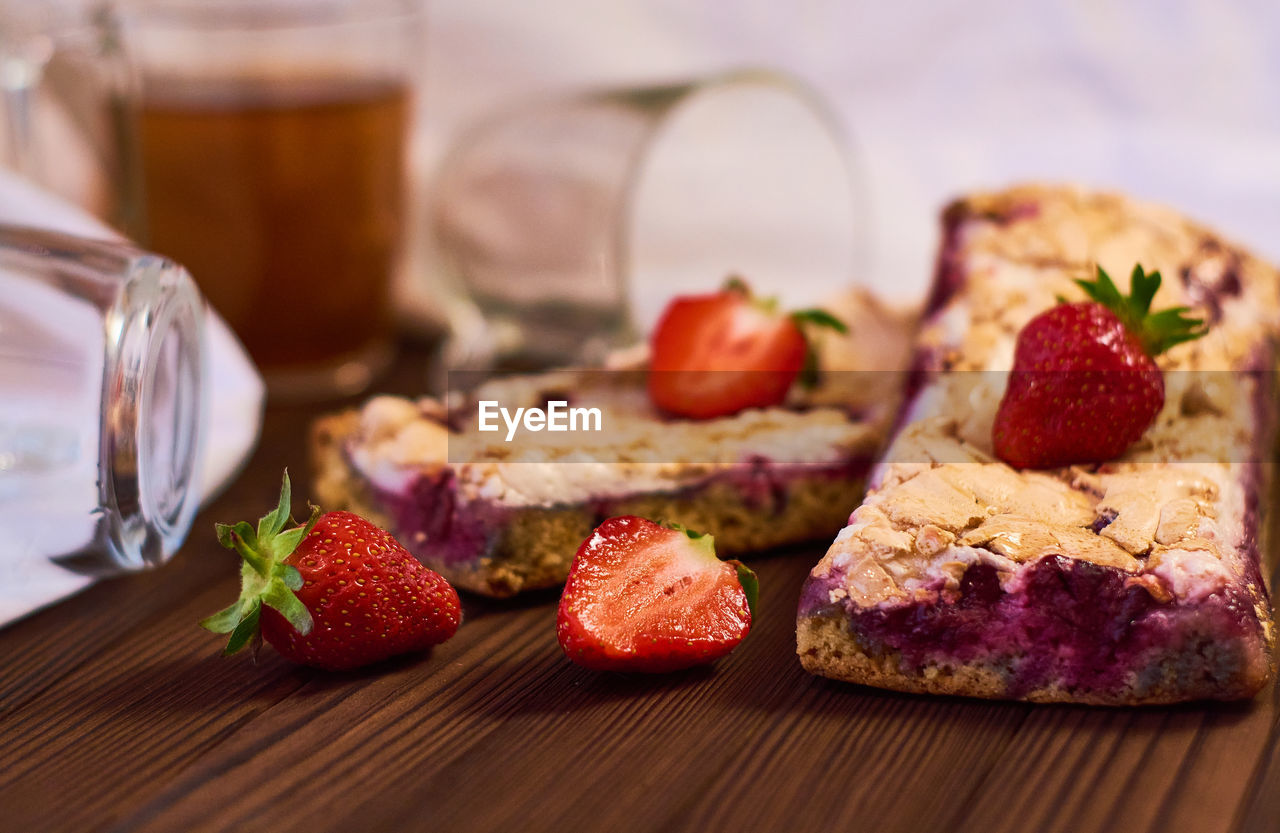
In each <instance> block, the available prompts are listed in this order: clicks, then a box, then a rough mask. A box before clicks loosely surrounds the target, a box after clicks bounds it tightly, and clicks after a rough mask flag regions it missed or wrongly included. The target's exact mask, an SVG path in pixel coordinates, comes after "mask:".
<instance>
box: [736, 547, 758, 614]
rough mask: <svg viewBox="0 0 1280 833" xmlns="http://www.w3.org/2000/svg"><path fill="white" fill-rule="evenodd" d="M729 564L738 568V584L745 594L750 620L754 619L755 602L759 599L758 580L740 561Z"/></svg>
mask: <svg viewBox="0 0 1280 833" xmlns="http://www.w3.org/2000/svg"><path fill="white" fill-rule="evenodd" d="M729 563H730V564H732V565H734V566H735V567H737V568H738V583H739V584H741V585H742V590H743V592H744V593H746V594H747V610H750V611H751V618H752V620H754V619H755V618H756V602H757V601H758V600H759V598H760V579H758V578H756V574H755V572H753V571H752V569H751V568H750V567H748V566H747V565H745V564H743V563H742V562H741V561H730V562H729Z"/></svg>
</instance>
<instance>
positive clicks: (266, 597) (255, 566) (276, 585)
mask: <svg viewBox="0 0 1280 833" xmlns="http://www.w3.org/2000/svg"><path fill="white" fill-rule="evenodd" d="M292 498H293V495H292V489H291V487H290V483H289V472H288V471H285V473H284V476H283V478H282V479H281V484H280V498H279V500H278V501H277V502H276V506H275V508H274V509H272V510H271V511H270V512H268V513H267V514H266V515H263V516H262V518H260V519H259V520H258V525H257V529H256V530H255V529H254V527H253V526H252V525H250V524H249V523H248V522H247V521H240V522H239V523H236V524H216V525H215V527H214V529H215V531H216V533H217V536H218V541H219V543H221V544H222V545H223V546H224V547H226V548H227V549H230V550H234V551H235V552H237V553H238V554H239V555H240V558H241V559H242V561H243V563H242V566H241V569H240V598H238V599H237V600H236V601H235V603H234V604H232V605H230V606H229V607H226V608H224V609H222V610H220V611H219V612H217V613H215V614H213V615H212V616H210V617H208V618H206V619H204V620H203V621H201V623H200V624H201V625H202V626H203V627H205V628H206V629H208V630H211V631H213V632H214V633H230V634H231V636H230V638H229V639H228V640H227V646H226V649H225V650H224V653H227V654H234V653H235V652H237V651H239V650H240V649H241V648H243V647H244V646H245V645H246V644H248V643H249V641H250V640H254V641H255V643H256V641H257V640H258V639H259V638H260V637H259V623H260V620H261V614H262V606H263V605H266V606H267V607H270V608H271V609H273V610H276V611H278V612H279V613H280V615H282V616H283V617H284V618H285V619H286V620H287V621H288V622H289V624H290V625H291V626H293V628H294V629H295V630H296V631H298V632H299V633H301V634H302V635H304V636H305V635H306V634H308V633H310V631H311V628H312V627H313V626H314V622H313V620H312V617H311V612H310V611H309V610H307V607H306V605H304V604H303V603H302V601H301V600H300V599H299V598H298V597H297V595H295V593H294V591H296V590H300V589H302V585H303V578H302V573H300V572H299V571H298V569H297V568H296V567H294V566H293V565H291V564H287V563H285V559H287V558H288V557H289V556H290V555H292V554H293V552H294V550H296V549H297V548H298V546H299V545H300V544H301V543H302V541H303V540H304V539H305V538H306V537H307V536H308V535H309V534H311V531H312V530H313V529H315V525H316V523H317V522H318V521H319V520H320V515H321V513H320V507H318V506H311V507H310V508H311V515H310V517H309V518H308V519H307V522H306V523H305V524H302V525H298V526H293V527H292V528H289V529H286V526H288V525H289V524H290V523H291V522H292V513H291V511H290V507H291V505H292Z"/></svg>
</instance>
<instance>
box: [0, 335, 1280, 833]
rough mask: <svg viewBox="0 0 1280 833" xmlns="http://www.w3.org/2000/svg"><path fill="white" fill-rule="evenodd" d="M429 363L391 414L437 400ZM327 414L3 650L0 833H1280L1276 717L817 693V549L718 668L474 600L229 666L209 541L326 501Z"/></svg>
mask: <svg viewBox="0 0 1280 833" xmlns="http://www.w3.org/2000/svg"><path fill="white" fill-rule="evenodd" d="M421 366H422V357H421V356H420V355H417V354H411V355H410V356H408V357H407V358H405V359H402V361H401V363H400V369H399V373H398V375H397V376H395V377H393V379H392V380H391V381H389V382H387V383H384V385H383V387H384V388H390V389H396V388H398V389H401V390H405V391H409V390H413V389H415V388H417V389H420V388H421V385H422V378H423V375H422V372H421ZM314 413H316V410H315V409H314V408H292V409H283V408H281V409H272V410H270V411H269V412H268V417H267V423H266V427H265V429H264V434H263V442H262V444H261V445H260V446H259V448H258V450H257V452H256V454H255V455H254V457H253V458H252V460H251V461H250V463H249V464H248V466H247V468H246V469H245V471H244V472H243V474H242V475H241V476H240V477H239V479H238V480H237V481H236V482H235V483H234V485H233V486H232V487H231V488H230V489H229V490H228V491H227V492H226V493H225V494H224V495H223V496H222V497H221V498H220V499H218V500H217V501H216V502H215V503H214V504H213V506H212V507H210V508H209V509H208V510H207V511H205V512H203V513H202V514H201V515H200V517H199V518H198V519H197V521H196V526H195V530H194V532H193V533H192V536H191V539H190V540H189V542H188V543H187V544H186V546H185V547H183V549H182V551H181V552H180V553H179V554H178V555H177V557H176V558H175V559H174V561H173V562H172V563H171V564H170V565H168V566H167V567H165V568H164V569H161V570H157V571H154V572H151V573H146V574H141V575H135V576H129V577H126V578H120V579H115V580H112V581H107V582H102V583H100V584H98V585H96V586H94V587H93V588H91V589H89V590H88V591H86V592H84V593H82V594H81V595H79V596H77V597H75V598H73V599H70V600H68V601H65V602H63V603H61V604H58V605H55V606H54V607H52V608H50V609H48V610H45V611H43V612H41V613H38V614H36V615H34V616H31V617H29V618H27V619H25V620H23V621H21V622H18V623H17V624H14V625H12V626H10V627H8V628H6V629H3V630H0V668H3V671H2V672H0V830H2V831H6V833H7V831H15V833H16V831H22V832H23V833H26V831H40V830H69V831H90V830H129V831H133V830H145V831H189V830H251V829H254V830H272V831H284V830H308V831H320V830H335V831H367V830H394V831H401V830H440V831H450V833H462V832H463V831H484V830H519V831H538V830H564V831H578V830H610V831H614V830H617V831H632V830H636V831H668V830H700V831H701V830H771V829H772V830H785V831H810V830H812V831H837V830H867V831H870V830H877V831H878V830H895V831H896V830H901V831H913V833H914V832H915V831H934V830H937V831H975V833H978V832H980V833H997V831H1022V830H1041V829H1043V830H1061V831H1071V833H1087V831H1100V830H1108V831H1110V830H1115V831H1126V833H1128V831H1145V830H1153V831H1162V832H1163V831H1195V833H1213V831H1227V830H1232V831H1275V830H1280V743H1278V742H1277V730H1278V728H1280V726H1278V723H1277V716H1278V714H1280V712H1278V711H1277V703H1276V692H1275V690H1274V689H1269V690H1267V691H1266V692H1265V693H1264V694H1263V695H1261V696H1260V697H1259V698H1257V699H1256V700H1255V701H1254V702H1251V703H1245V704H1230V705H1221V704H1207V705H1205V704H1200V705H1191V706H1183V707H1178V708H1157V709H1145V710H1121V709H1095V708H1083V707H1059V706H1026V705H1020V704H1013V703H991V702H981V701H971V700H961V699H946V698H926V697H916V696H907V695H899V694H893V693H889V692H881V691H876V690H873V689H866V688H859V687H856V686H851V685H845V684H839V683H834V682H830V681H827V680H822V679H818V678H815V677H811V676H809V675H807V674H805V673H804V672H803V671H802V670H801V668H800V665H799V663H798V662H797V661H796V658H795V653H794V652H795V643H794V630H793V627H794V615H795V606H796V599H797V596H798V592H799V587H800V582H801V581H802V579H803V577H804V575H805V573H806V571H807V569H808V568H809V567H810V566H811V565H812V564H813V563H815V562H816V560H817V559H818V557H819V556H820V554H821V550H822V548H821V547H820V546H813V547H809V548H806V549H801V550H796V551H794V552H787V553H780V554H775V555H772V556H768V557H764V558H761V559H757V560H756V561H755V563H754V566H755V567H756V569H757V570H758V572H759V574H760V583H761V599H760V606H759V613H758V617H757V623H756V626H755V628H754V630H753V631H752V633H751V635H750V637H749V638H748V639H747V640H746V641H745V642H744V643H743V645H742V646H741V647H740V648H739V649H738V650H737V651H736V652H735V653H734V654H733V655H731V656H730V657H728V658H726V659H725V660H722V661H721V662H719V663H718V664H716V665H715V666H714V667H712V668H709V669H702V670H694V671H689V672H685V673H680V674H673V675H668V676H657V677H630V676H614V675H607V674H599V673H594V672H591V671H587V670H584V669H580V668H578V667H576V666H574V665H571V664H570V663H569V662H568V661H566V660H565V659H564V657H563V656H562V655H561V653H560V650H559V648H558V646H557V644H556V638H555V602H556V595H555V594H554V593H552V594H542V595H537V596H533V597H530V598H527V599H520V600H516V601H513V602H507V603H495V602H490V601H484V600H481V599H477V598H474V597H471V598H466V599H465V620H464V623H463V625H462V628H461V630H460V631H459V632H458V634H457V636H456V637H455V638H454V639H452V640H451V641H449V642H448V643H446V644H444V645H443V646H440V647H438V648H436V649H435V650H434V651H433V652H432V653H430V654H428V655H422V656H416V657H412V658H405V659H401V660H394V661H392V662H391V663H389V664H384V665H382V666H380V667H377V668H374V669H370V670H367V671H364V672H361V673H346V674H328V673H322V672H318V671H312V670H308V669H304V668H299V667H295V666H291V665H289V664H288V663H287V662H285V661H283V660H281V659H280V658H279V657H278V656H276V655H275V654H274V653H273V652H271V651H270V649H264V650H263V652H262V654H261V656H260V657H259V659H258V661H257V663H256V664H255V663H254V662H253V661H252V660H251V659H250V658H249V657H248V656H247V655H242V656H237V657H234V658H230V659H224V658H222V657H220V656H219V648H220V645H221V642H220V640H219V639H218V638H217V637H215V636H213V635H212V634H209V633H206V632H205V631H203V630H201V629H200V628H199V627H197V626H196V622H197V620H199V619H200V618H201V617H202V616H204V615H206V614H209V613H212V612H213V611H215V610H218V609H219V608H221V607H222V606H224V605H225V604H227V603H228V602H229V601H230V600H231V599H232V598H234V596H235V592H236V581H237V569H236V565H235V562H234V558H233V556H232V554H231V553H229V552H227V551H225V550H222V549H221V548H220V547H219V546H218V545H217V543H216V542H215V541H214V538H213V535H212V524H213V522H214V521H215V520H237V519H241V518H256V517H257V516H258V515H259V514H261V512H263V511H265V509H266V508H268V507H269V505H270V504H271V502H272V500H273V495H274V490H275V489H276V488H277V487H278V482H279V477H280V470H281V468H282V467H283V466H285V465H288V466H289V467H290V469H291V471H292V472H293V473H294V475H295V478H296V479H295V483H296V484H297V486H295V494H296V495H297V496H298V497H299V503H298V505H297V509H299V510H301V509H302V500H303V499H304V498H305V495H306V494H307V491H306V486H305V484H306V482H307V474H306V461H305V453H304V435H305V428H306V425H307V423H308V421H309V419H310V417H311V416H312V415H313V414H314Z"/></svg>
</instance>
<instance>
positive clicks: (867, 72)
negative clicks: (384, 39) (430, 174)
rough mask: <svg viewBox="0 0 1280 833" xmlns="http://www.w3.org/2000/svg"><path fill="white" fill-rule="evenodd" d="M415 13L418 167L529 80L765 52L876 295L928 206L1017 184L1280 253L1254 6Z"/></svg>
mask: <svg viewBox="0 0 1280 833" xmlns="http://www.w3.org/2000/svg"><path fill="white" fill-rule="evenodd" d="M429 17H430V21H429V25H430V34H429V44H428V48H427V53H426V57H425V64H424V71H425V75H424V78H425V84H426V87H425V89H426V95H425V102H424V103H425V108H424V112H423V114H422V127H423V133H422V147H421V148H420V149H421V150H422V154H421V155H422V159H423V165H424V167H425V168H426V169H428V170H429V169H430V167H431V166H432V165H433V164H434V163H435V162H436V161H437V160H438V159H439V155H440V154H441V152H442V151H443V148H444V147H445V145H446V144H447V142H448V141H449V139H450V138H452V137H453V136H454V135H455V134H456V131H457V130H458V129H459V128H460V127H461V126H462V125H464V124H465V123H467V122H468V121H470V120H472V119H474V118H475V117H477V116H479V115H481V114H482V113H484V112H486V111H488V110H490V109H492V108H493V107H495V106H497V105H499V104H501V103H502V102H504V101H512V100H517V99H519V98H520V97H521V96H524V95H527V94H529V93H545V92H546V91H548V90H551V89H568V88H572V87H576V86H582V85H600V84H625V83H631V82H636V81H643V80H657V79H670V78H674V77H682V76H688V75H696V74H700V73H705V72H711V71H716V70H721V69H725V68H730V67H737V66H742V65H768V66H777V67H781V68H784V69H787V70H789V71H791V72H793V73H795V74H797V75H799V76H801V77H802V78H804V79H806V80H808V81H809V82H810V83H812V84H813V85H815V86H816V87H817V88H818V89H819V90H820V91H821V92H822V93H823V94H824V95H825V96H826V97H827V98H829V100H830V101H831V103H832V104H833V105H834V107H835V109H836V110H837V111H838V113H839V114H840V116H841V118H842V119H843V121H844V122H845V124H846V126H847V127H848V129H849V130H850V131H851V133H852V134H853V136H854V138H855V139H856V142H857V145H858V148H859V150H860V156H861V163H862V168H863V171H864V174H865V177H866V185H867V187H866V191H867V193H866V197H867V199H868V202H869V205H870V208H871V211H872V227H871V229H870V234H869V240H870V251H869V253H868V254H869V257H868V259H867V261H866V263H867V267H866V274H865V275H864V276H863V277H864V278H866V279H867V280H868V281H869V282H870V283H872V284H873V285H876V286H879V287H881V288H882V289H885V290H886V291H891V292H901V293H906V294H910V293H913V292H919V291H921V290H922V289H923V287H924V285H925V282H926V281H927V279H928V276H929V274H930V269H931V264H932V258H933V252H934V245H935V242H936V234H937V222H936V218H937V212H938V209H939V207H940V205H941V204H942V203H943V202H944V201H946V200H947V199H949V198H950V197H952V196H954V195H957V194H959V193H961V192H964V191H966V190H969V189H974V188H986V187H998V186H1001V185H1005V184H1009V183H1012V182H1015V181H1020V180H1028V179H1036V180H1072V181H1078V182H1081V183H1084V184H1090V185H1097V186H1104V187H1111V188H1118V189H1122V190H1125V191H1129V192H1132V193H1133V194H1135V195H1138V196H1141V197H1145V198H1149V199H1153V200H1158V201H1162V202H1166V203H1168V204H1171V205H1173V206H1175V207H1177V208H1179V209H1181V210H1183V211H1186V212H1188V213H1190V214H1191V215H1193V216H1195V217H1197V218H1200V219H1203V220H1204V221H1207V222H1209V223H1211V224H1213V225H1215V226H1217V227H1219V228H1220V230H1222V231H1223V232H1224V233H1226V234H1227V235H1228V236H1231V237H1234V238H1236V239H1238V240H1240V241H1241V242H1244V243H1247V244H1249V245H1251V246H1253V247H1255V248H1256V249H1257V250H1259V251H1260V253H1262V254H1264V255H1268V256H1270V257H1271V258H1272V259H1280V233H1278V230H1280V51H1277V50H1276V49H1275V44H1276V43H1278V42H1280V4H1276V3H1271V2H1266V0H1258V2H1239V1H1237V2H1231V0H1224V2H1213V0H1200V1H1199V2H1196V0H1167V1H1166V0H1139V1H1138V2H1126V3H1108V2H1102V1H1101V0H1085V2H1081V1H1080V0H1037V1H1036V2H1022V3H1019V2H1001V1H1000V0H965V1H964V2H957V0H939V2H926V0H906V1H905V2H897V3H883V2H875V1H874V0H852V2H849V1H846V2H841V0H794V1H793V2H786V1H785V0H743V1H742V2H732V3H727V2H726V3H689V2H686V0H613V2H608V3H600V2H596V0H541V2H538V3H525V2H519V1H518V0H432V1H431V3H430V5H429ZM714 280H718V278H715V279H713V280H709V283H711V282H714Z"/></svg>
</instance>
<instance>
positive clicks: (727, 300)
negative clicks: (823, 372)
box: [649, 278, 845, 419]
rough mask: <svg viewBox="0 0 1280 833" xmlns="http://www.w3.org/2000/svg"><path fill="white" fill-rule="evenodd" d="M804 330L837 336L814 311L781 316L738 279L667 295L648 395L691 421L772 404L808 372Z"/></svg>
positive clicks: (811, 365)
mask: <svg viewBox="0 0 1280 833" xmlns="http://www.w3.org/2000/svg"><path fill="white" fill-rule="evenodd" d="M806 326H819V327H829V328H831V329H835V330H837V331H839V332H845V326H844V324H843V323H841V322H840V320H839V319H837V318H835V317H834V316H832V315H831V314H830V313H828V312H825V311H823V310H820V309H809V310H800V311H798V312H792V313H783V312H782V311H781V310H779V309H778V304H777V301H776V300H774V299H762V298H756V297H755V296H754V295H752V294H751V290H750V288H749V287H748V286H747V285H746V284H745V283H744V282H743V281H742V280H740V279H738V278H730V279H729V281H728V282H726V284H725V286H724V288H723V289H722V290H720V291H719V292H716V293H713V294H710V295H683V296H680V297H678V298H675V299H673V300H672V301H671V303H670V304H668V305H667V308H666V310H664V311H663V313H662V318H661V319H659V321H658V326H657V328H656V329H655V330H654V333H653V338H652V341H651V348H652V355H651V358H650V362H649V371H650V372H649V398H650V399H652V400H653V404H654V405H656V406H657V407H658V408H659V409H660V410H663V411H665V412H667V413H669V414H672V415H675V416H685V417H693V418H694V419H709V418H711V417H718V416H727V415H729V414H734V413H737V412H738V411H742V410H745V409H747V408H766V407H769V406H770V405H777V404H780V403H781V402H782V401H783V400H784V399H786V397H787V391H789V390H790V389H791V386H792V385H793V384H794V383H795V381H796V379H797V378H800V377H801V374H802V373H804V372H805V371H806V370H808V371H809V372H810V373H812V372H815V371H816V360H815V358H814V355H813V351H812V349H811V348H810V345H809V342H808V339H807V338H806V337H805V333H804V327H806Z"/></svg>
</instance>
